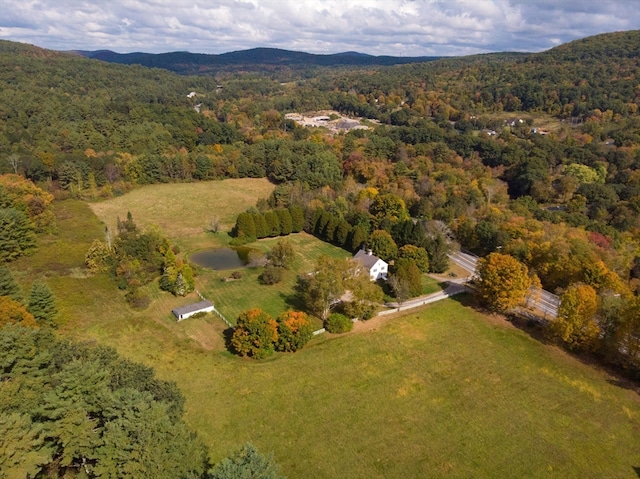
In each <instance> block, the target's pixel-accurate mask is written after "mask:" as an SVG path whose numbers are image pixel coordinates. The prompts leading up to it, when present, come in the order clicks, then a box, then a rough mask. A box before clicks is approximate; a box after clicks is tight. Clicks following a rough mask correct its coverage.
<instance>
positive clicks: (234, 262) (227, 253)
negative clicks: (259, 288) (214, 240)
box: [189, 246, 251, 270]
mask: <svg viewBox="0 0 640 479" xmlns="http://www.w3.org/2000/svg"><path fill="white" fill-rule="evenodd" d="M249 251H251V248H247V247H243V246H239V247H236V248H216V249H208V250H204V251H198V252H197V253H193V254H192V255H191V256H189V261H191V262H192V263H194V264H197V265H198V266H202V267H203V268H211V269H218V270H224V269H237V268H243V267H245V266H246V264H247V262H248V260H249Z"/></svg>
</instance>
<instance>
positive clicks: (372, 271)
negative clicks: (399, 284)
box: [353, 249, 389, 281]
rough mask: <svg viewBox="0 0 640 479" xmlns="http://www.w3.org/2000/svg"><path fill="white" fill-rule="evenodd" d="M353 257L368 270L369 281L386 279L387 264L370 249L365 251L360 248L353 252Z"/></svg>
mask: <svg viewBox="0 0 640 479" xmlns="http://www.w3.org/2000/svg"><path fill="white" fill-rule="evenodd" d="M353 259H354V260H356V261H357V262H358V263H360V264H362V266H364V268H365V269H366V270H367V271H368V272H369V278H371V281H376V280H378V279H384V280H386V279H387V273H388V272H389V264H388V263H387V262H386V261H383V260H381V259H380V258H378V257H377V256H376V255H374V254H373V253H372V252H371V250H370V249H369V250H366V251H365V250H363V249H361V250H360V251H358V252H357V253H356V254H355V256H354V257H353Z"/></svg>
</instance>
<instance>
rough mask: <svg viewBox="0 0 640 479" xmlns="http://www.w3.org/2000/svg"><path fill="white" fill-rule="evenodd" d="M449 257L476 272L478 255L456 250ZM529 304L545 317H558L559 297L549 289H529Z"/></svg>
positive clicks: (471, 271) (473, 272) (472, 272)
mask: <svg viewBox="0 0 640 479" xmlns="http://www.w3.org/2000/svg"><path fill="white" fill-rule="evenodd" d="M449 259H450V260H451V261H453V262H454V263H455V264H457V265H458V266H460V267H461V268H464V269H466V270H467V271H469V272H470V273H471V274H472V275H475V273H476V267H477V265H478V259H479V258H478V257H477V256H475V255H472V254H468V253H463V252H456V253H451V254H450V255H449ZM529 293H530V294H529V297H530V298H531V299H530V301H529V305H530V306H533V307H534V308H536V309H537V310H538V311H540V312H541V313H543V314H544V316H545V317H552V318H557V317H558V306H560V298H559V297H558V296H556V295H555V294H553V293H550V292H549V291H545V290H544V289H543V290H539V291H538V290H535V289H531V290H530V291H529Z"/></svg>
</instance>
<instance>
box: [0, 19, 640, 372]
mask: <svg viewBox="0 0 640 479" xmlns="http://www.w3.org/2000/svg"><path fill="white" fill-rule="evenodd" d="M639 45H640V32H638V31H632V32H621V33H612V34H607V35H601V36H597V37H592V38H588V39H584V40H581V41H578V42H573V43H571V44H568V45H563V46H560V47H557V48H554V49H552V50H549V51H547V52H543V53H539V54H527V55H525V54H492V55H480V56H472V57H463V58H456V59H444V60H439V61H435V62H429V63H415V64H410V65H402V66H395V67H359V68H357V69H340V70H335V69H317V70H314V75H313V76H310V77H306V76H305V75H306V74H304V73H299V74H294V75H293V77H296V75H297V77H296V78H295V80H294V81H288V82H282V81H279V79H275V78H274V76H273V75H271V74H269V75H259V74H242V73H225V74H221V75H218V76H217V77H215V78H212V77H208V76H201V77H194V76H179V75H176V74H173V73H170V72H168V71H165V70H160V69H146V68H143V67H139V66H123V65H113V64H107V63H104V62H99V61H95V60H87V59H84V58H80V57H78V56H74V55H71V54H61V53H55V52H49V51H45V50H40V49H37V48H34V47H28V46H24V45H19V44H14V43H10V42H2V43H0V59H1V60H2V61H1V62H0V65H1V66H0V105H1V106H0V156H2V158H5V159H6V160H5V161H3V162H2V163H0V168H2V171H4V172H10V173H16V174H21V175H24V176H26V177H27V178H28V179H31V180H33V181H35V182H36V183H39V184H40V185H41V186H42V187H43V188H45V189H48V190H49V191H50V192H51V193H53V194H55V195H56V196H57V197H58V198H64V197H66V196H74V197H79V198H87V199H96V198H98V197H109V196H111V195H114V194H120V193H122V192H124V191H126V190H128V189H130V188H134V187H135V186H136V185H140V184H146V183H158V182H178V181H180V182H182V181H197V180H207V179H221V178H236V177H267V178H269V179H270V180H271V181H273V182H274V183H276V184H277V187H276V189H275V191H274V194H273V195H272V197H271V198H269V199H268V200H267V201H264V202H262V203H260V204H259V205H257V207H258V208H259V209H260V211H261V212H264V211H266V210H268V209H270V208H276V209H277V208H289V207H291V206H296V207H302V208H304V209H305V210H306V211H307V222H308V223H309V222H311V221H312V220H313V219H314V218H315V220H316V221H318V220H319V216H318V217H316V216H314V215H315V214H316V213H314V212H317V211H319V210H323V211H325V213H326V214H325V217H324V219H323V220H322V221H321V222H320V223H318V224H313V225H311V224H307V225H305V226H306V227H307V228H308V229H311V230H313V229H315V230H316V231H313V232H314V234H317V235H318V236H320V237H322V238H324V239H326V240H328V241H332V242H335V243H336V244H338V243H340V245H341V246H344V245H347V247H353V246H354V242H353V237H349V236H348V235H346V236H345V233H344V232H345V231H347V232H352V233H353V232H355V231H356V230H357V231H358V235H359V236H358V238H362V240H363V241H366V240H367V238H368V237H369V235H373V233H374V232H376V231H386V232H388V233H389V235H390V236H391V237H393V239H394V241H396V243H401V244H402V243H405V244H406V243H411V241H409V240H408V239H407V238H408V235H409V234H410V232H408V230H406V228H405V226H404V225H403V224H402V222H405V221H407V219H408V218H409V217H413V218H415V219H422V220H424V222H423V223H421V224H423V225H424V230H425V231H423V232H422V233H420V235H419V236H420V237H421V238H424V239H423V240H421V241H424V245H422V246H424V247H425V248H426V249H427V250H428V252H429V254H430V260H431V261H433V260H434V259H435V258H436V256H437V255H438V254H441V253H442V251H440V252H439V253H438V252H437V251H436V249H438V248H436V247H435V246H434V245H436V244H441V243H442V242H443V241H444V239H445V238H446V239H447V241H450V240H451V239H455V241H457V242H458V243H459V244H460V245H461V246H462V247H464V248H467V249H469V250H472V251H474V252H476V253H478V254H481V255H486V254H489V253H491V252H495V251H498V250H499V251H500V252H502V253H504V254H509V255H511V256H513V257H514V258H516V259H517V260H518V261H520V262H522V263H524V264H525V265H526V266H527V267H528V270H529V271H530V272H531V274H532V275H535V276H536V277H537V278H539V280H540V282H541V284H542V286H543V287H545V288H547V289H549V290H552V291H554V292H557V293H559V294H562V293H563V292H565V291H567V290H568V289H569V288H570V287H571V286H572V285H575V284H584V285H587V286H589V287H590V288H592V289H593V290H594V291H595V292H596V293H597V295H598V297H599V298H600V300H599V310H598V312H597V318H598V319H597V323H598V334H599V336H598V337H599V338H600V339H599V340H598V341H595V343H594V342H593V341H588V342H584V344H578V345H577V346H576V347H584V348H587V349H599V350H600V351H608V353H607V354H613V355H616V354H617V353H618V352H620V351H628V352H632V354H631V356H632V359H633V361H637V360H638V359H640V358H639V356H638V354H639V352H638V348H637V347H636V346H634V345H633V344H632V343H634V341H637V338H638V337H640V336H639V335H638V333H637V331H638V330H639V329H640V317H639V314H638V311H637V308H635V301H637V299H636V297H637V295H638V292H639V291H640V286H639V285H640V222H639V213H640V172H638V169H639V168H640V118H639V117H638V105H639V104H640V88H639V87H638V84H637V78H638V77H639V73H640V65H639V62H640V60H639V58H640V55H639V54H638V53H639V51H638V50H639V49H640V47H639ZM286 75H287V77H288V79H291V76H292V74H291V72H288V73H287V74H286ZM323 110H330V111H334V113H331V112H329V113H327V114H328V115H329V116H328V118H331V115H333V116H334V117H338V114H342V115H345V116H354V117H360V118H361V119H363V123H364V125H365V126H367V127H368V129H351V130H349V129H346V128H345V129H343V130H342V131H341V132H339V133H334V132H331V131H330V130H329V129H325V128H322V127H320V128H306V127H301V126H300V125H298V124H297V123H295V122H294V121H293V120H291V119H286V118H285V114H286V113H292V112H308V113H309V114H314V112H319V111H323ZM383 199H384V201H383ZM398 212H400V213H401V214H397V213H398ZM254 213H255V212H254ZM327 215H330V216H327ZM327 225H333V228H337V226H336V225H342V229H341V231H342V233H341V234H340V239H338V237H337V236H336V234H335V231H334V230H333V229H331V228H329V227H328V226H327ZM318 228H321V229H320V230H318ZM377 234H378V236H379V235H380V234H379V233H377ZM411 234H413V233H411ZM401 244H399V245H398V246H401ZM429 247H430V248H431V250H430V251H429ZM389 259H393V257H390V258H389ZM622 311H624V314H622V313H621V312H622ZM596 343H597V344H596ZM572 344H573V343H572Z"/></svg>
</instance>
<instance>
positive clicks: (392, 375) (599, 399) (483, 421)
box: [85, 300, 640, 479]
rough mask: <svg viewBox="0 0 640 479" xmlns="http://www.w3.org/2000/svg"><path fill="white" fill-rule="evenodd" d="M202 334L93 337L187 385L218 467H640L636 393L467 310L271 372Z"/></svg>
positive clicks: (390, 329) (154, 330)
mask: <svg viewBox="0 0 640 479" xmlns="http://www.w3.org/2000/svg"><path fill="white" fill-rule="evenodd" d="M200 326H201V325H197V324H195V325H194V324H193V323H192V322H191V321H190V320H186V321H183V322H182V323H180V324H179V325H174V328H177V329H182V330H183V331H182V333H183V334H180V331H176V332H175V333H174V332H173V331H172V330H170V329H168V328H160V327H158V325H157V323H153V322H137V321H132V320H131V319H130V318H122V319H121V320H119V321H117V322H116V323H114V324H110V325H108V326H105V325H95V327H89V328H88V329H87V330H86V332H85V334H87V335H88V336H89V337H95V338H97V339H98V340H99V342H103V343H107V344H112V345H113V346H115V347H117V348H118V349H119V350H120V351H121V352H122V353H123V354H125V355H126V356H128V357H131V358H133V359H136V360H139V361H142V362H144V363H146V364H150V365H153V366H154V367H155V368H156V370H157V371H158V374H159V375H160V376H161V377H163V378H165V379H171V380H175V381H176V382H177V383H178V385H179V387H180V389H181V390H182V391H183V392H184V394H185V396H186V398H187V404H186V410H187V413H186V419H187V422H188V423H189V424H190V425H191V426H192V427H193V428H194V429H195V430H197V431H198V433H199V434H200V435H201V436H202V437H203V439H204V440H205V442H206V443H207V445H208V446H209V447H210V450H211V453H212V457H213V459H214V460H217V459H219V458H221V457H222V456H224V455H225V454H226V453H227V452H228V451H229V450H231V449H233V448H235V447H237V445H238V444H241V443H244V442H246V441H251V442H253V443H254V444H255V445H257V446H258V447H259V449H260V450H262V451H265V452H267V451H273V452H274V453H275V456H276V458H277V460H278V462H279V463H280V464H281V465H282V467H283V472H284V473H285V474H286V475H287V476H288V477H290V478H296V477H300V478H302V477H304V478H336V477H367V478H376V477H379V478H396V477H397V478H401V477H402V478H404V477H447V478H468V477H487V478H492V477H545V478H546V477H552V478H554V477H555V478H563V479H565V478H583V477H607V478H632V477H635V475H634V474H635V473H634V470H633V467H637V465H638V464H640V449H639V447H638V445H639V442H638V434H639V433H640V399H639V397H638V394H637V393H636V392H633V391H630V390H627V389H623V388H621V387H619V386H617V385H616V382H615V380H614V379H612V378H609V377H607V376H606V375H605V374H603V373H602V372H599V371H597V370H595V369H593V368H592V367H591V366H588V365H585V364H582V363H580V362H579V361H577V360H575V359H573V358H571V357H569V356H567V355H566V354H564V353H562V352H560V351H559V350H557V349H555V348H553V347H549V346H545V345H542V344H540V343H537V342H536V341H534V340H533V339H531V338H530V337H528V336H527V335H525V334H524V333H522V332H521V331H519V330H517V329H515V328H513V327H511V326H510V325H509V324H508V323H503V322H502V321H500V320H495V319H492V320H489V319H488V318H487V317H486V316H483V315H481V314H479V313H477V312H476V311H474V310H473V309H470V308H469V307H468V306H466V305H464V304H460V303H458V302H456V301H452V300H449V301H443V302H440V303H436V304H434V305H431V306H429V307H427V308H426V309H422V310H420V311H416V312H412V313H411V314H408V315H406V316H402V317H396V318H395V319H391V320H389V321H387V322H383V323H382V325H381V326H380V327H379V328H378V329H377V330H375V331H369V332H362V333H358V332H356V333H353V334H348V335H344V336H337V337H336V336H327V335H325V336H324V337H322V338H318V339H315V340H314V341H313V342H312V343H311V344H309V345H308V346H307V347H306V348H305V349H304V350H302V351H300V352H299V353H296V354H288V355H278V356H276V357H273V358H271V359H269V360H267V361H263V362H255V361H252V360H242V359H239V358H235V357H232V356H230V355H229V354H228V353H226V352H224V351H223V350H221V349H220V348H221V345H220V344H218V345H216V344H212V345H211V346H210V348H209V349H208V350H206V349H204V348H201V347H199V346H198V345H197V344H196V343H195V342H191V341H189V340H185V336H187V335H188V330H189V329H190V328H195V329H200ZM174 328H172V329H174ZM208 328H209V329H210V331H211V332H214V331H218V332H221V331H222V329H223V328H222V326H221V325H220V323H218V324H216V323H215V322H213V323H210V324H208Z"/></svg>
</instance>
